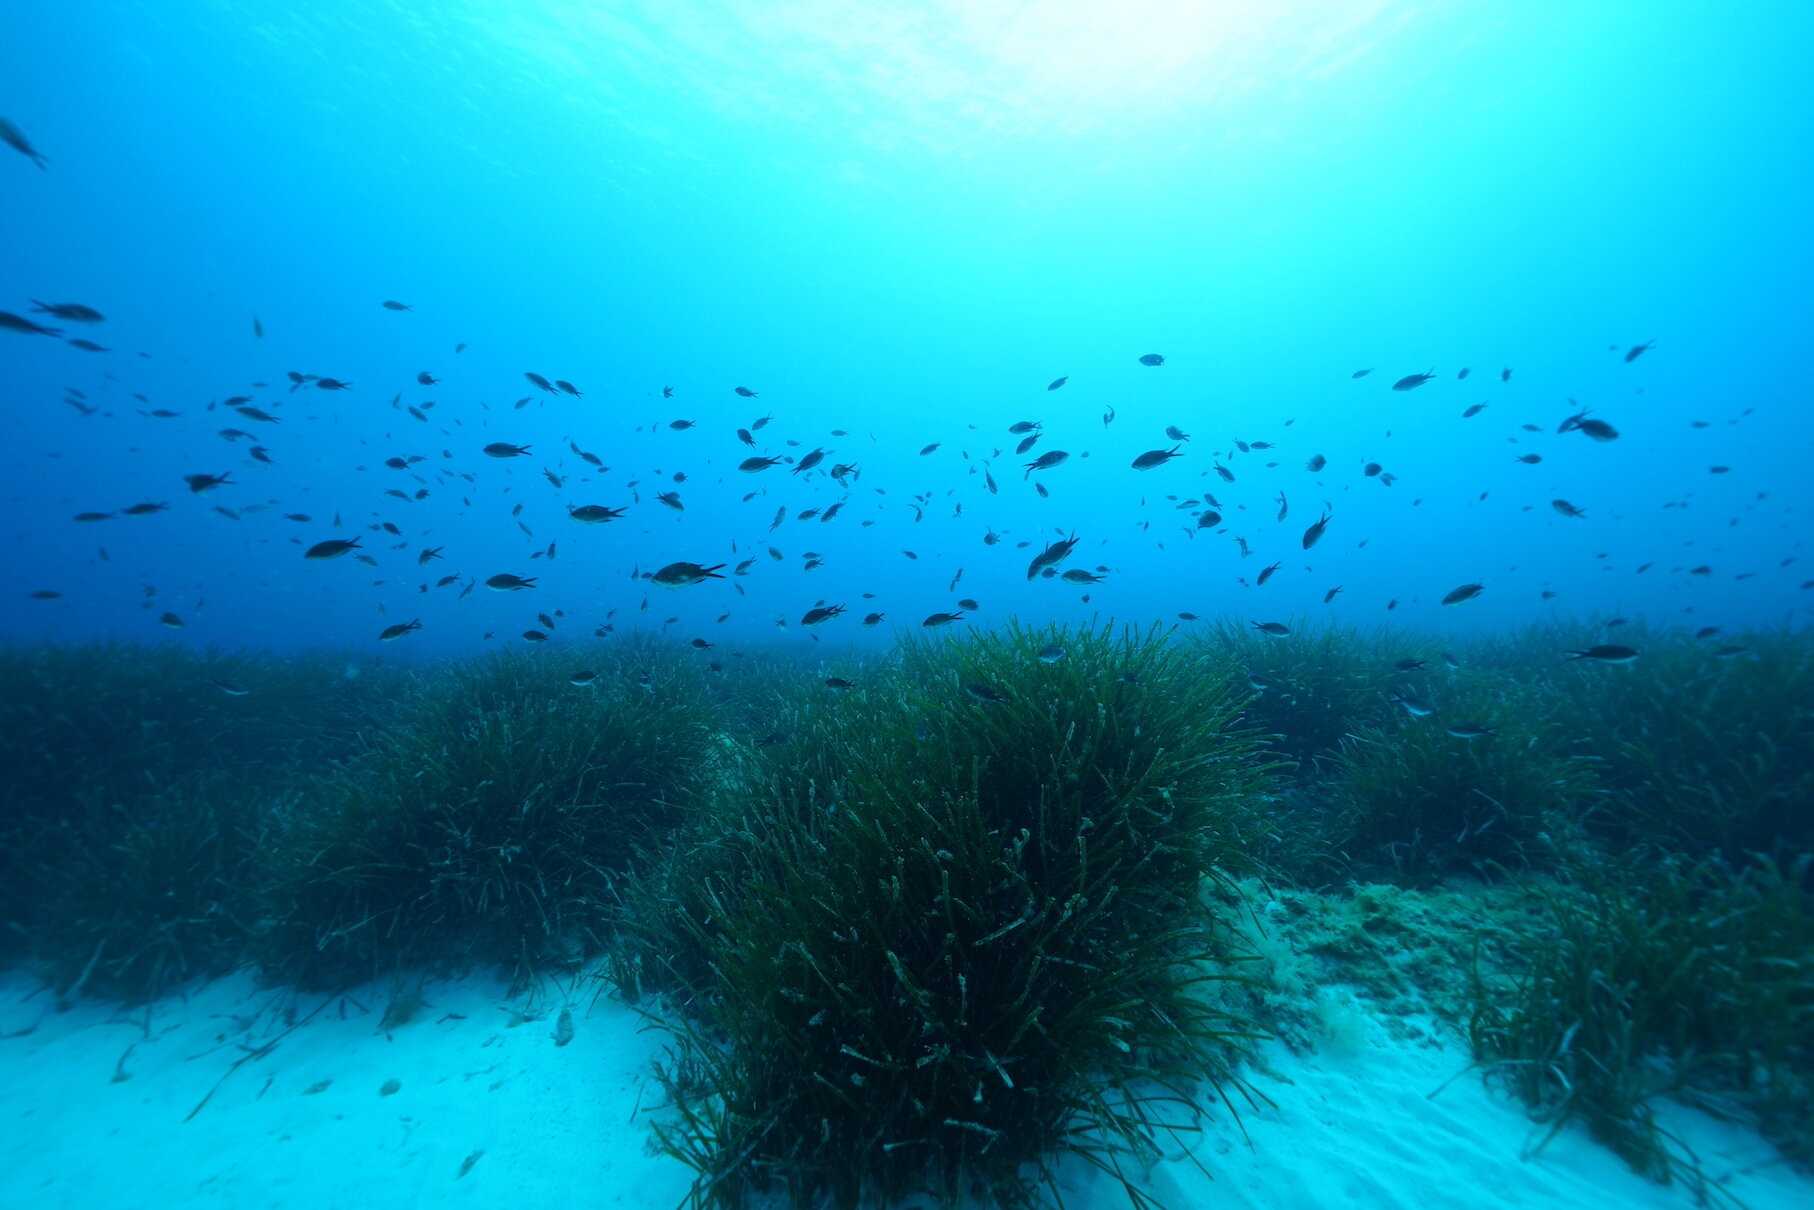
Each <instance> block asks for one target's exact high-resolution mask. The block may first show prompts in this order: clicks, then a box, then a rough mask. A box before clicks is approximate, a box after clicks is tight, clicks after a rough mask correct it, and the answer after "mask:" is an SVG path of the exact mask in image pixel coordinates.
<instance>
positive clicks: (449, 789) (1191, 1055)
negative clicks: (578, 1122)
mask: <svg viewBox="0 0 1814 1210" xmlns="http://www.w3.org/2000/svg"><path fill="white" fill-rule="evenodd" d="M1584 635H1585V632H1577V631H1571V630H1568V629H1565V628H1543V629H1536V630H1530V631H1526V632H1524V633H1522V634H1519V635H1517V636H1514V637H1510V638H1497V639H1493V640H1491V641H1482V642H1479V643H1465V642H1463V643H1456V642H1455V641H1453V640H1452V639H1451V640H1445V641H1444V642H1443V643H1442V645H1441V647H1440V650H1441V653H1442V656H1443V657H1444V658H1438V659H1432V660H1430V661H1428V662H1426V663H1425V664H1424V665H1423V666H1420V667H1417V668H1414V669H1407V668H1404V667H1401V666H1400V665H1401V662H1402V661H1403V660H1404V659H1405V653H1406V652H1415V651H1429V652H1431V654H1432V655H1434V654H1436V652H1437V650H1438V648H1437V644H1436V643H1435V642H1434V640H1432V641H1429V642H1421V641H1418V640H1415V639H1414V638H1408V637H1407V636H1405V635H1404V634H1402V633H1394V634H1391V635H1383V634H1380V635H1365V634H1360V633H1356V632H1351V631H1334V630H1331V631H1322V632H1318V631H1315V630H1310V629H1305V630H1302V631H1299V632H1297V633H1294V634H1292V635H1289V636H1284V637H1279V638H1274V637H1268V636H1263V635H1257V634H1253V633H1252V632H1251V631H1245V630H1242V629H1239V628H1234V627H1223V628H1216V629H1207V630H1198V631H1194V632H1191V631H1184V630H1180V629H1178V628H1173V629H1171V630H1169V631H1161V630H1159V629H1157V628H1147V629H1141V628H1133V627H1121V626H1117V625H1114V624H1112V623H1101V624H1097V625H1093V626H1086V627H1056V626H1046V627H1037V628H1036V627H1024V626H1020V625H1017V624H1012V623H1011V624H1009V625H1006V626H1004V627H1001V628H998V629H992V630H984V629H980V628H978V629H972V630H970V631H967V632H964V633H950V632H947V634H945V635H940V636H936V637H933V638H929V639H928V638H916V639H911V640H903V641H902V642H901V643H899V644H898V645H897V646H895V647H893V648H891V649H886V650H880V651H875V650H869V651H856V650H853V651H849V652H846V653H843V654H836V653H833V652H827V653H825V654H824V655H823V657H822V658H821V659H818V660H814V661H804V660H801V659H799V658H797V657H796V656H794V655H791V654H785V653H783V652H781V651H779V650H776V651H769V652H764V651H760V650H758V651H752V652H751V653H750V654H749V655H748V657H747V658H745V659H730V660H723V661H717V660H710V661H708V657H707V656H706V655H705V654H702V653H700V652H698V651H696V650H693V649H691V648H690V647H688V646H685V645H682V644H678V643H674V642H671V641H668V640H664V639H660V638H655V637H649V636H636V635H629V636H625V637H622V638H619V639H615V640H613V641H611V642H608V643H599V644H596V645H595V648H594V649H589V650H583V651H578V650H567V651H562V652H560V653H558V654H556V653H550V652H545V651H541V650H533V649H531V650H511V651H503V652H499V653H496V654H492V655H489V656H484V657H478V658H474V659H470V660H454V661H446V662H432V663H427V664H418V665H410V666H379V667H375V668H370V669H366V670H364V671H361V672H360V674H359V675H357V676H354V675H350V674H351V673H352V672H353V671H354V670H355V669H357V668H358V667H359V666H358V665H357V664H353V663H349V661H348V660H347V659H345V658H342V657H329V656H319V657H287V658H278V657H275V656H259V655H236V656H226V655H220V654H206V653H196V652H191V651H188V650H185V649H183V648H180V647H176V646H164V647H140V646H125V645H94V646H74V647H64V648H52V649H19V648H14V649H9V650H7V651H6V652H5V653H4V654H3V655H0V760H3V761H4V765H5V768H6V769H7V770H8V771H9V775H8V787H7V793H6V796H5V798H4V804H3V807H0V861H3V862H4V867H3V868H0V888H4V898H3V899H0V910H3V912H4V916H3V918H0V923H3V929H0V937H3V938H4V942H5V951H4V953H5V958H6V961H7V962H8V963H9V964H11V965H12V966H13V967H14V968H15V969H17V970H18V971H20V972H23V973H28V974H29V977H30V978H31V979H32V980H34V981H36V982H38V983H40V984H41V986H42V987H43V989H44V992H43V995H44V997H45V998H46V999H48V1000H49V1001H51V1002H53V1003H54V1005H55V1006H57V1007H58V1008H63V1009H67V1008H69V1007H70V1006H72V1005H74V1004H76V1003H79V1002H83V1001H89V1002H105V1003H112V1004H115V1005H117V1006H118V1009H117V1011H119V1012H121V1013H123V1014H126V1015H127V1016H128V1017H130V1016H131V1015H133V1014H137V1013H147V1012H149V1010H150V1006H152V1005H154V1004H156V1003H158V1002H159V1001H160V1000H164V999H167V998H169V997H171V996H173V995H178V994H184V993H185V992H186V990H187V989H192V988H195V987H197V986H202V985H206V984H207V983H208V982H209V981H210V980H213V979H216V978H219V977H222V976H225V975H227V974H228V973H229V972H234V971H241V972H251V973H253V974H254V976H255V978H256V979H257V981H258V982H259V983H260V984H262V985H264V986H266V987H268V988H271V989H278V990H281V989H290V991H289V994H293V995H304V994H317V995H319V994H328V995H330V996H331V995H334V994H348V993H351V994H355V995H368V996H369V995H371V994H373V993H372V992H369V991H368V992H360V991H358V989H361V988H366V989H384V990H381V992H380V993H379V998H380V999H386V998H388V1000H389V1002H390V1007H389V1008H388V1009H386V1010H385V1011H384V1016H383V1021H382V1023H381V1028H382V1029H384V1030H387V1031H389V1030H394V1029H400V1028H403V1027H406V1026H409V1025H410V1023H411V1022H412V1020H413V1019H414V1018H415V1017H416V1016H417V1015H418V1014H419V1013H420V1012H422V1011H423V1009H422V1002H423V997H424V995H425V994H426V995H427V996H428V997H429V998H430V999H432V998H433V993H432V992H427V993H425V992H424V991H423V990H422V989H424V988H425V987H431V988H432V987H433V986H434V985H435V984H436V983H437V982H438V981H449V980H454V981H457V980H459V979H462V978H470V977H474V976H475V975H481V976H487V977H495V978H497V979H499V980H501V982H502V985H503V986H504V987H505V988H506V989H507V992H508V994H510V995H518V996H520V995H524V994H527V993H530V992H531V991H532V990H533V989H535V988H538V987H546V986H548V985H550V984H551V983H559V984H564V985H565V986H567V987H568V988H569V989H570V999H572V1000H575V1001H576V1002H578V1003H580V1004H582V1005H583V1004H584V1003H586V1002H588V1001H595V1000H598V999H601V998H602V999H607V1000H611V1001H616V1002H619V1003H622V1004H625V1005H629V1006H633V1007H634V1009H635V1010H636V1011H637V1012H638V1013H640V1014H642V1015H643V1018H644V1021H645V1024H646V1025H647V1026H649V1027H652V1028H653V1029H655V1030H656V1031H658V1032H659V1033H660V1035H661V1036H663V1037H665V1038H666V1039H667V1043H666V1045H665V1046H664V1048H663V1051H662V1054H661V1057H660V1059H659V1060H658V1062H657V1063H656V1066H655V1068H654V1077H655V1081H656V1085H655V1086H657V1087H658V1088H659V1095H656V1094H653V1093H651V1094H649V1095H648V1099H649V1100H650V1101H651V1103H652V1104H658V1105H659V1108H651V1110H650V1111H649V1112H647V1113H646V1114H645V1119H646V1120H645V1121H644V1122H643V1123H642V1124H641V1125H640V1126H639V1127H638V1129H639V1130H642V1131H644V1132H645V1134H646V1136H647V1138H648V1140H649V1145H650V1146H651V1147H653V1148H655V1149H657V1150H658V1151H659V1153H660V1154H662V1155H665V1156H668V1157H671V1158H672V1160H673V1161H675V1162H677V1163H678V1164H679V1165H683V1166H684V1168H685V1169H686V1170H688V1171H690V1172H691V1173H692V1183H691V1190H690V1193H689V1194H688V1196H689V1198H690V1200H692V1201H694V1202H696V1203H699V1204H702V1205H723V1206H741V1205H752V1204H769V1203H771V1202H776V1201H779V1202H781V1203H785V1204H795V1205H836V1206H857V1205H864V1204H895V1203H897V1202H900V1201H902V1199H911V1198H914V1197H929V1198H931V1199H933V1200H935V1201H938V1202H940V1203H941V1204H954V1205H955V1204H965V1203H967V1202H968V1201H972V1200H980V1201H982V1202H985V1203H989V1204H1003V1205H1023V1204H1024V1205H1040V1204H1046V1203H1047V1202H1049V1201H1053V1200H1056V1201H1060V1202H1061V1201H1063V1187H1062V1181H1061V1179H1060V1177H1059V1176H1058V1173H1059V1171H1061V1170H1062V1169H1063V1166H1064V1165H1066V1164H1083V1165H1086V1166H1088V1167H1090V1168H1091V1169H1093V1170H1098V1171H1099V1172H1101V1173H1104V1174H1107V1179H1112V1180H1113V1182H1114V1183H1115V1184H1116V1186H1117V1187H1119V1188H1121V1189H1122V1190H1123V1191H1124V1193H1125V1195H1126V1198H1127V1200H1129V1201H1130V1202H1131V1203H1132V1204H1134V1205H1137V1206H1138V1205H1147V1204H1159V1203H1160V1202H1161V1201H1162V1199H1160V1198H1157V1197H1156V1196H1154V1195H1152V1194H1151V1193H1150V1192H1149V1191H1148V1190H1147V1189H1146V1184H1145V1174H1146V1173H1147V1172H1148V1171H1149V1170H1150V1168H1151V1165H1152V1164H1153V1163H1155V1162H1156V1161H1157V1160H1158V1159H1159V1158H1160V1157H1161V1156H1163V1155H1165V1154H1168V1153H1170V1152H1173V1151H1175V1150H1176V1149H1177V1148H1178V1147H1180V1146H1186V1147H1187V1148H1188V1143H1187V1142H1186V1141H1185V1140H1188V1139H1190V1138H1192V1137H1195V1136H1197V1135H1199V1134H1201V1133H1202V1132H1203V1131H1204V1130H1205V1129H1207V1128H1209V1127H1210V1126H1211V1125H1212V1124H1217V1123H1220V1124H1223V1125H1226V1124H1228V1123H1238V1122H1240V1121H1241V1119H1242V1117H1243V1115H1244V1114H1249V1115H1250V1114H1253V1113H1256V1112H1264V1111H1265V1107H1266V1106H1267V1105H1269V1104H1270V1097H1269V1093H1268V1086H1269V1081H1268V1079H1267V1078H1266V1068H1265V1066H1264V1064H1261V1065H1258V1066H1256V1063H1255V1058H1256V1053H1257V1048H1258V1047H1260V1046H1262V1045H1263V1044H1268V1043H1271V1044H1277V1043H1278V1042H1279V1041H1281V1040H1283V1041H1285V1042H1286V1043H1288V1044H1290V1045H1292V1046H1296V1047H1303V1048H1309V1049H1314V1048H1316V1047H1319V1046H1326V1045H1333V1044H1334V1042H1333V1039H1336V1038H1337V1037H1338V1035H1340V1034H1341V1033H1342V1032H1343V1027H1342V1026H1341V1025H1340V1024H1339V1022H1338V1023H1333V1024H1332V1023H1331V1018H1332V1017H1334V1016H1339V1015H1340V1013H1338V1012H1336V1010H1335V1009H1334V1008H1333V1007H1332V1002H1331V1000H1330V989H1331V987H1342V988H1345V989H1348V991H1347V993H1346V994H1347V995H1348V996H1349V997H1350V1001H1351V1003H1350V1005H1349V1007H1348V1008H1347V1009H1346V1010H1345V1011H1346V1012H1347V1014H1348V1015H1350V1016H1352V1015H1353V1013H1354V1012H1355V1011H1357V1010H1356V1009H1355V1008H1354V1007H1353V1005H1354V1004H1364V1005H1366V1006H1368V1011H1370V1012H1373V1013H1376V1014H1378V1015H1379V1017H1380V1019H1382V1020H1386V1021H1392V1022H1397V1023H1409V1022H1414V1021H1418V1020H1422V1021H1425V1022H1427V1023H1429V1026H1428V1027H1429V1028H1434V1029H1447V1030H1449V1031H1451V1032H1452V1035H1453V1036H1454V1037H1455V1038H1457V1039H1465V1044H1466V1047H1467V1048H1469V1049H1470V1050H1471V1054H1472V1059H1473V1060H1474V1062H1473V1066H1472V1068H1471V1069H1470V1070H1469V1072H1468V1074H1467V1078H1469V1079H1474V1080H1484V1081H1486V1082H1487V1083H1488V1084H1489V1085H1491V1086H1492V1087H1494V1088H1495V1089H1497V1090H1498V1093H1497V1095H1502V1096H1506V1097H1508V1098H1515V1099H1516V1100H1517V1101H1518V1102H1521V1103H1523V1104H1524V1105H1526V1106H1528V1109H1529V1112H1530V1115H1531V1118H1532V1121H1533V1122H1534V1123H1536V1125H1534V1126H1533V1127H1532V1129H1533V1132H1534V1133H1533V1136H1532V1137H1531V1138H1527V1139H1525V1140H1523V1141H1522V1143H1521V1142H1520V1140H1518V1139H1517V1138H1515V1137H1514V1138H1511V1139H1508V1140H1506V1141H1505V1146H1506V1147H1507V1148H1508V1149H1512V1150H1515V1149H1518V1148H1519V1147H1521V1146H1522V1147H1524V1148H1526V1149H1530V1150H1540V1149H1541V1147H1542V1146H1543V1145H1544V1143H1545V1142H1547V1136H1550V1135H1554V1134H1556V1133H1558V1132H1562V1131H1565V1130H1574V1129H1579V1130H1584V1131H1586V1132H1588V1133H1589V1134H1590V1136H1591V1137H1592V1138H1593V1139H1595V1140H1598V1141H1599V1142H1600V1143H1602V1144H1603V1145H1604V1146H1606V1147H1607V1148H1610V1149H1611V1150H1612V1151H1614V1152H1615V1153H1616V1154H1617V1155H1618V1156H1620V1157H1622V1159H1623V1160H1624V1161H1626V1162H1628V1163H1629V1164H1630V1166H1631V1168H1632V1170H1633V1171H1634V1172H1635V1173H1637V1174H1641V1176H1642V1177H1643V1178H1645V1179H1647V1180H1649V1181H1654V1182H1673V1183H1676V1184H1680V1185H1683V1186H1685V1187H1686V1189H1687V1190H1688V1191H1689V1192H1691V1193H1695V1194H1698V1195H1699V1196H1701V1197H1703V1198H1714V1199H1716V1200H1717V1199H1720V1198H1723V1197H1726V1196H1727V1194H1726V1193H1725V1192H1724V1191H1723V1190H1722V1189H1721V1187H1720V1185H1719V1184H1718V1183H1717V1182H1715V1181H1712V1180H1710V1179H1709V1176H1708V1174H1707V1173H1706V1172H1705V1170H1704V1168H1703V1165H1702V1162H1701V1160H1700V1158H1699V1157H1698V1156H1697V1155H1696V1154H1695V1153H1694V1152H1693V1151H1692V1150H1691V1149H1690V1148H1689V1147H1688V1146H1687V1145H1686V1144H1685V1143H1684V1142H1683V1141H1682V1140H1681V1139H1680V1138H1678V1137H1677V1136H1676V1135H1675V1134H1674V1133H1672V1132H1671V1131H1670V1130H1669V1129H1668V1128H1666V1126H1665V1125H1664V1123H1663V1121H1662V1119H1661V1118H1660V1117H1659V1113H1658V1107H1659V1106H1660V1105H1663V1104H1665V1103H1674V1104H1687V1105H1692V1106H1695V1107H1697V1108H1698V1109H1700V1110H1704V1111H1710V1112H1715V1113H1717V1114H1718V1115H1720V1116H1721V1117H1723V1118H1726V1119H1729V1120H1734V1121H1741V1122H1744V1123H1748V1124H1749V1125H1750V1126H1751V1127H1753V1128H1755V1129H1756V1130H1757V1131H1759V1132H1761V1134H1762V1135H1763V1136H1764V1137H1765V1138H1767V1139H1768V1140H1769V1141H1770V1143H1771V1145H1772V1146H1773V1148H1774V1149H1775V1152H1776V1156H1777V1158H1778V1162H1780V1163H1781V1164H1783V1165H1786V1166H1790V1167H1796V1166H1806V1165H1807V1164H1809V1162H1810V1161H1814V1114H1811V1113H1810V1104H1811V1102H1810V1080H1811V1079H1814V1053H1810V1052H1811V1050H1814V872H1811V870H1814V855H1811V853H1814V821H1811V817H1810V813H1809V805H1810V803H1811V802H1814V641H1810V640H1809V638H1808V637H1807V636H1806V635H1805V634H1796V633H1788V632H1773V633H1757V634H1752V635H1748V636H1745V643H1746V646H1747V648H1748V649H1749V652H1750V653H1751V654H1749V655H1747V656H1746V657H1745V658H1732V657H1725V658H1721V657H1717V656H1715V655H1714V654H1713V653H1712V650H1711V649H1710V648H1709V647H1708V645H1707V644H1706V643H1704V642H1699V643H1697V642H1696V641H1695V640H1693V639H1691V638H1687V637H1685V636H1680V635H1674V634H1669V633H1664V632H1658V633H1652V634H1648V635H1645V636H1644V644H1645V652H1646V655H1645V658H1643V659H1642V660H1639V661H1637V662H1635V663H1633V664H1630V665H1627V666H1615V667H1583V666H1581V665H1580V663H1579V662H1578V661H1577V662H1570V661H1564V660H1559V659H1558V657H1557V653H1558V652H1559V651H1566V650H1568V649H1570V648H1578V647H1579V646H1580V645H1581V644H1583V643H1585V642H1586V641H1587V639H1586V637H1584ZM578 662H584V664H585V665H586V672H587V673H588V675H584V676H579V675H576V673H575V669H576V667H577V666H578ZM223 683H224V684H229V685H231V686H233V687H234V688H235V689H236V690H243V692H237V693H234V694H228V693H225V692H223V691H222V690H221V689H220V688H219V685H221V684H223ZM1406 701H1412V702H1431V703H1440V704H1441V710H1440V712H1439V713H1431V714H1428V715H1424V716H1421V717H1420V716H1418V715H1416V714H1413V713H1411V712H1410V711H1408V710H1407V709H1406V708H1405V707H1404V703H1405V702H1406ZM1463 719H1466V720H1468V725H1467V726H1461V725H1459V723H1460V722H1461V720H1463ZM1476 727H1477V728H1479V733H1475V732H1474V728H1476ZM1464 736H1465V738H1464ZM371 1007H372V1011H373V1012H374V1014H376V1012H377V1006H376V1005H373V1006H371ZM147 1019H148V1020H149V1019H150V1018H149V1017H147ZM1405 1027H1406V1028H1412V1029H1416V1028H1417V1027H1416V1026H1414V1025H1406V1026H1405ZM248 1049H250V1048H248ZM1194 1162H1200V1163H1203V1164H1204V1165H1205V1166H1206V1167H1208V1168H1209V1169H1211V1170H1212V1173H1211V1174H1212V1175H1213V1169H1214V1166H1215V1164H1214V1160H1213V1158H1211V1159H1204V1160H1199V1161H1194Z"/></svg>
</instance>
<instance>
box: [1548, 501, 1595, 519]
mask: <svg viewBox="0 0 1814 1210" xmlns="http://www.w3.org/2000/svg"><path fill="white" fill-rule="evenodd" d="M1549 506H1550V507H1551V508H1553V509H1555V510H1556V511H1557V512H1559V513H1561V514H1562V515H1563V516H1564V517H1585V516H1586V515H1587V512H1586V510H1585V509H1580V508H1576V507H1575V506H1574V505H1572V504H1570V503H1569V502H1568V501H1566V500H1551V501H1550V502H1549Z"/></svg>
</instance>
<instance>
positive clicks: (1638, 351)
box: [1625, 340, 1657, 365]
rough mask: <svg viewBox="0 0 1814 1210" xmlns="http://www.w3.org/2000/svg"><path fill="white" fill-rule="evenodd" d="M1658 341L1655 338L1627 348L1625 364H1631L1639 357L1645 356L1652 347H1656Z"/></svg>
mask: <svg viewBox="0 0 1814 1210" xmlns="http://www.w3.org/2000/svg"><path fill="white" fill-rule="evenodd" d="M1656 343H1657V342H1656V341H1654V340H1647V341H1645V342H1644V343H1643V344H1641V345H1632V346H1631V348H1629V349H1626V350H1625V364H1627V365H1630V364H1631V363H1632V362H1634V361H1636V360H1637V359H1638V358H1640V357H1642V356H1644V354H1646V353H1648V352H1649V351H1650V350H1651V349H1653V348H1655V347H1656Z"/></svg>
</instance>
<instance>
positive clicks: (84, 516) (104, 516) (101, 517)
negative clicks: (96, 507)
mask: <svg viewBox="0 0 1814 1210" xmlns="http://www.w3.org/2000/svg"><path fill="white" fill-rule="evenodd" d="M112 519H113V514H112V513H77V514H76V515H75V520H77V521H110V520H112Z"/></svg>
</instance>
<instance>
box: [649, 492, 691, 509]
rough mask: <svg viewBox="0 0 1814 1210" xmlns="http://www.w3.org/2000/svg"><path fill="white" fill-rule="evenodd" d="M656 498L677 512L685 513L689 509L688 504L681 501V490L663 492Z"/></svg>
mask: <svg viewBox="0 0 1814 1210" xmlns="http://www.w3.org/2000/svg"><path fill="white" fill-rule="evenodd" d="M655 498H656V499H657V500H659V501H660V502H661V503H663V504H665V505H667V506H668V507H669V508H671V509H673V510H674V511H675V512H677V513H684V512H686V511H687V506H686V505H684V504H682V503H681V502H680V493H679V492H662V493H661V494H660V495H658V496H656V497H655Z"/></svg>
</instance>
